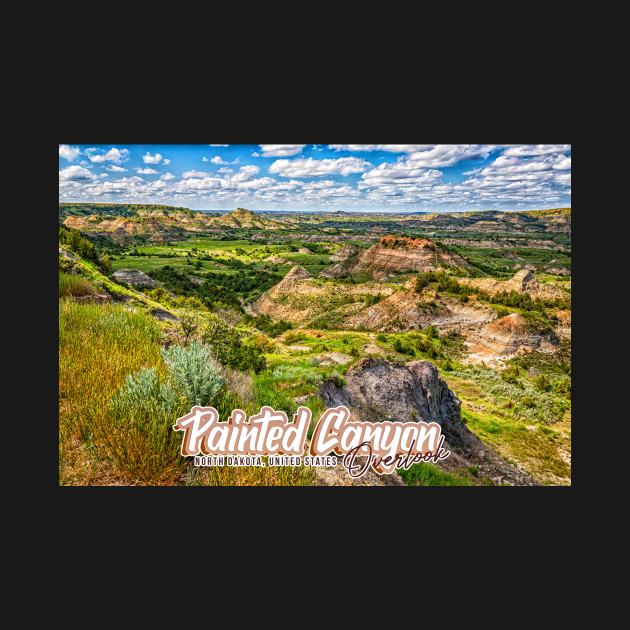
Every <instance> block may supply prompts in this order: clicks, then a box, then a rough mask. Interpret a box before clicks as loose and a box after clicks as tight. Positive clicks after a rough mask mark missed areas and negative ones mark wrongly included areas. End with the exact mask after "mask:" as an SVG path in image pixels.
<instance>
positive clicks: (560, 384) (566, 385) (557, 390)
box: [551, 377, 571, 399]
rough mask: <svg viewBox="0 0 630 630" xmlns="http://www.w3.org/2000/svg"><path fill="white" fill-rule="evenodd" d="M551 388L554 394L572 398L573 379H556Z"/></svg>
mask: <svg viewBox="0 0 630 630" xmlns="http://www.w3.org/2000/svg"><path fill="white" fill-rule="evenodd" d="M551 390H552V391H553V392H554V394H558V395H559V396H564V398H569V399H570V398H571V379H570V378H568V377H564V378H559V379H556V380H555V381H554V382H553V385H552V386H551Z"/></svg>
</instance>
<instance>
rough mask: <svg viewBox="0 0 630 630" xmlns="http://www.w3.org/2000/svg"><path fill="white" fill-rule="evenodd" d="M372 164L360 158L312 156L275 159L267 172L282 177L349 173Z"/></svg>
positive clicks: (363, 169) (357, 171) (360, 171)
mask: <svg viewBox="0 0 630 630" xmlns="http://www.w3.org/2000/svg"><path fill="white" fill-rule="evenodd" d="M371 166H372V165H371V164H370V163H369V162H366V161H365V160H362V159H360V158H339V159H336V160H334V159H326V160H314V159H313V158H306V159H301V160H300V159H297V160H276V161H275V162H274V163H273V164H272V165H271V166H270V167H269V172H270V173H272V174H276V175H281V176H282V177H319V176H321V175H334V174H337V175H350V174H352V173H363V172H364V171H366V170H368V169H369V168H370V167H371Z"/></svg>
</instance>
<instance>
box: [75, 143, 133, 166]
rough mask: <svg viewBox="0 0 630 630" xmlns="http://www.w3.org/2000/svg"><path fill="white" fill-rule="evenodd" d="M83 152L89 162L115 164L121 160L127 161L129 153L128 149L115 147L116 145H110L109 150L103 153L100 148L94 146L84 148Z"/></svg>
mask: <svg viewBox="0 0 630 630" xmlns="http://www.w3.org/2000/svg"><path fill="white" fill-rule="evenodd" d="M85 152H86V154H87V156H88V158H89V160H90V162H94V163H96V164H102V163H103V162H114V163H115V164H120V163H121V162H125V161H127V160H128V159H129V155H130V153H129V150H128V149H117V148H116V147H112V148H111V149H110V150H109V151H106V152H104V153H103V152H102V150H101V149H96V148H94V147H92V148H90V149H86V151H85Z"/></svg>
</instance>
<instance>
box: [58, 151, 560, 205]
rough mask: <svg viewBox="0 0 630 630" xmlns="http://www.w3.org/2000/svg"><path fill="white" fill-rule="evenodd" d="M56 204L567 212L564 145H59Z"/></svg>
mask: <svg viewBox="0 0 630 630" xmlns="http://www.w3.org/2000/svg"><path fill="white" fill-rule="evenodd" d="M59 200H60V201H88V202H99V203H106V202H112V203H155V204H165V205H175V206H183V207H187V208H191V209H194V210H233V209H234V208H236V207H246V208H249V209H251V210H315V211H319V210H345V211H361V210H371V211H376V210H379V211H390V212H401V211H420V210H424V211H435V212H440V211H442V212H447V211H448V212H452V211H465V210H481V209H490V210H531V209H538V208H555V207H564V206H570V205H571V146H570V145H549V144H547V145H542V144H537V145H490V144H427V145H418V144H416V145H410V144H400V145H396V144H388V145H378V144H373V145H368V144H362V145H353V144H320V145H313V144H303V145H302V144H292V145H289V144H284V145H282V144H273V145H272V144H249V145H244V144H234V145H223V144H198V145H176V144H150V145H149V144H147V145H144V144H124V145H123V144H116V145H99V144H93V145H92V144H90V145H74V144H61V145H59Z"/></svg>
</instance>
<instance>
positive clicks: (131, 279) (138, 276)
mask: <svg viewBox="0 0 630 630" xmlns="http://www.w3.org/2000/svg"><path fill="white" fill-rule="evenodd" d="M112 277H113V278H114V280H116V281H118V282H126V283H127V284H129V285H131V286H132V287H147V288H150V289H152V288H154V287H156V286H157V284H156V282H155V280H154V279H153V278H151V277H150V276H147V274H146V273H144V272H143V271H136V270H134V269H119V270H118V271H115V272H114V273H113V274H112Z"/></svg>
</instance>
